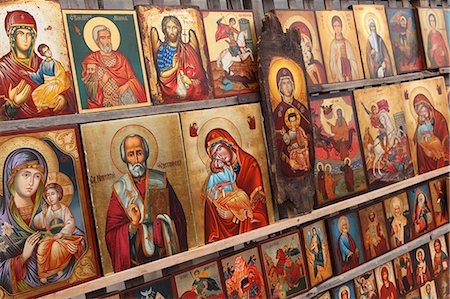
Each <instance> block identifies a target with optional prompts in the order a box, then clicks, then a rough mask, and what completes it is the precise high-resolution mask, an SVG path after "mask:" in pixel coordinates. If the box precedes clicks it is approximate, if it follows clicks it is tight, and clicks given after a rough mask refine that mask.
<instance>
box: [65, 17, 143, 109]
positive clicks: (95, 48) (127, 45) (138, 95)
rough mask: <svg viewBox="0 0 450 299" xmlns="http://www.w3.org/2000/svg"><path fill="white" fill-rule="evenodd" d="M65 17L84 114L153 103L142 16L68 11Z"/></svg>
mask: <svg viewBox="0 0 450 299" xmlns="http://www.w3.org/2000/svg"><path fill="white" fill-rule="evenodd" d="M63 16H64V26H65V30H66V32H67V34H66V35H67V44H68V46H69V47H68V48H69V54H70V62H71V65H72V69H73V70H74V71H73V75H74V83H75V91H76V94H77V101H78V111H79V112H80V113H82V112H90V111H99V110H112V109H121V108H131V107H139V106H147V105H150V104H151V102H150V94H149V90H148V84H147V75H146V72H145V65H144V58H143V56H142V48H141V39H140V36H139V31H138V24H137V17H136V13H135V12H134V11H115V10H114V11H109V10H102V11H98V10H64V11H63ZM125 37H127V39H125Z"/></svg>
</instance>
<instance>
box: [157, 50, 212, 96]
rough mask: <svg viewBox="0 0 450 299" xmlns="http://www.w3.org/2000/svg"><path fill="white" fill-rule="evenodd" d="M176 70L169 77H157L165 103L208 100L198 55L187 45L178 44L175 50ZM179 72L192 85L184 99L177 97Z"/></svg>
mask: <svg viewBox="0 0 450 299" xmlns="http://www.w3.org/2000/svg"><path fill="white" fill-rule="evenodd" d="M176 55H177V57H178V64H179V68H178V70H177V71H176V72H175V73H174V74H172V75H171V76H168V77H165V78H162V77H161V76H159V83H160V84H159V85H160V87H161V92H162V98H163V100H164V102H165V103H167V104H170V103H176V102H180V101H199V100H206V99H207V98H208V96H209V95H208V93H209V92H208V83H207V81H206V74H205V71H204V69H203V66H202V62H201V59H200V55H199V54H198V52H197V51H196V50H195V49H194V48H193V47H192V46H191V45H189V44H186V43H183V42H180V43H179V44H178V50H177V54H176ZM180 71H183V73H184V74H185V75H186V76H188V77H189V78H190V79H191V80H192V84H191V85H189V87H188V88H187V93H186V97H184V98H181V97H179V96H178V95H177V87H178V74H179V73H180Z"/></svg>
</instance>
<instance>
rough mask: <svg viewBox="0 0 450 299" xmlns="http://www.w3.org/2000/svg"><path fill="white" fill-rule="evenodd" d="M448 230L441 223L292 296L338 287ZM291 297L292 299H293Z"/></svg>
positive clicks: (303, 297)
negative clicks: (421, 234) (416, 236)
mask: <svg viewBox="0 0 450 299" xmlns="http://www.w3.org/2000/svg"><path fill="white" fill-rule="evenodd" d="M448 232H450V224H446V225H443V226H441V227H438V228H436V229H434V230H433V231H431V232H429V233H427V234H425V235H423V236H420V237H419V238H417V239H414V240H412V241H411V242H408V243H407V244H405V245H402V246H400V247H397V248H395V249H393V250H391V251H389V252H387V253H385V254H383V255H381V256H379V257H377V258H374V259H372V260H370V261H368V262H366V263H364V264H362V265H361V266H359V267H356V268H354V269H352V270H350V271H347V272H345V273H343V274H341V275H338V276H335V277H332V278H330V279H329V280H326V281H324V282H323V283H321V284H320V285H318V286H315V287H313V288H312V289H310V290H309V291H308V292H306V293H304V294H301V295H298V296H296V297H294V298H295V299H306V298H313V297H314V296H317V295H319V294H321V293H323V292H326V291H328V290H331V289H332V288H335V287H338V286H340V285H342V284H344V283H346V282H347V281H350V280H353V279H354V278H355V277H357V276H359V275H361V274H363V273H366V272H367V271H370V270H373V269H375V268H376V267H378V266H380V265H383V264H385V263H387V262H389V261H391V260H393V259H395V258H396V257H399V256H400V255H402V254H404V253H406V252H410V251H411V250H413V249H415V248H418V247H420V246H422V245H424V244H427V243H428V242H430V241H431V240H433V239H436V238H437V237H439V236H442V235H443V234H446V233H448ZM294 298H293V299H294Z"/></svg>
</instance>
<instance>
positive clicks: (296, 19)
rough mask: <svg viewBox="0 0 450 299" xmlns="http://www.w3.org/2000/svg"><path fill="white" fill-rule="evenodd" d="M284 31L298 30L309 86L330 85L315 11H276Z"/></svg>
mask: <svg viewBox="0 0 450 299" xmlns="http://www.w3.org/2000/svg"><path fill="white" fill-rule="evenodd" d="M275 14H276V15H277V17H278V19H279V20H280V23H281V27H282V28H283V31H284V32H286V31H287V30H289V29H291V28H295V29H297V30H298V32H299V34H300V42H301V47H302V54H303V63H304V65H305V71H306V79H307V82H308V85H314V84H325V83H328V81H327V76H326V73H325V67H324V63H323V58H322V49H321V46H320V41H319V31H318V29H317V24H316V17H315V14H314V11H312V10H311V11H308V10H291V9H290V10H276V11H275Z"/></svg>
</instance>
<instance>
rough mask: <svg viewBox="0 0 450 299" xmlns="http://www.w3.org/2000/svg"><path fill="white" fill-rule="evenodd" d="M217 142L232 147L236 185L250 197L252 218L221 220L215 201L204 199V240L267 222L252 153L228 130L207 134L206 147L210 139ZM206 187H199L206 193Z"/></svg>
mask: <svg viewBox="0 0 450 299" xmlns="http://www.w3.org/2000/svg"><path fill="white" fill-rule="evenodd" d="M217 141H219V142H224V144H225V145H226V146H229V147H230V146H232V147H233V148H232V150H233V151H234V152H235V153H236V155H237V159H236V161H235V164H234V165H232V166H236V165H237V164H239V166H238V169H239V170H238V171H235V172H236V185H237V187H238V188H240V189H242V190H243V191H244V192H245V193H247V195H248V196H249V198H250V202H252V211H253V219H254V221H252V222H251V221H250V219H249V218H247V219H245V220H244V221H241V222H239V223H238V224H236V223H234V222H233V219H223V218H221V217H220V215H219V214H218V212H217V209H216V206H215V205H214V203H212V202H211V201H210V200H208V199H205V218H204V219H205V220H204V221H205V243H211V242H215V241H218V240H222V239H225V238H228V237H231V236H236V235H238V234H241V233H245V232H248V231H251V230H254V229H256V228H259V227H262V226H266V225H268V224H269V217H268V215H267V208H266V203H265V200H263V199H255V195H256V194H257V193H258V192H257V191H258V190H259V191H260V192H264V186H263V179H262V174H261V169H260V168H259V165H258V162H257V161H256V159H255V158H254V157H253V156H252V155H250V154H249V153H246V152H245V151H244V150H242V149H241V148H240V146H239V145H238V144H237V143H236V141H235V140H234V138H233V137H232V136H231V135H230V134H229V133H228V132H227V131H225V130H223V129H213V130H211V131H210V132H209V133H208V135H207V136H206V140H205V146H206V147H207V148H209V146H210V145H211V144H212V143H213V142H217ZM207 152H208V151H207ZM205 186H206V183H205ZM205 186H204V187H203V189H202V190H203V191H202V194H203V195H205V194H206V191H205ZM260 194H261V193H260ZM255 220H256V221H255Z"/></svg>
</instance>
